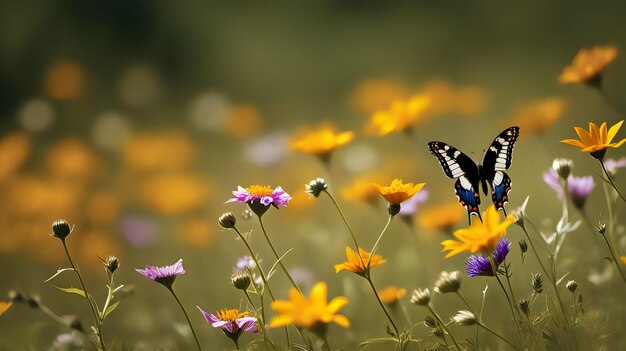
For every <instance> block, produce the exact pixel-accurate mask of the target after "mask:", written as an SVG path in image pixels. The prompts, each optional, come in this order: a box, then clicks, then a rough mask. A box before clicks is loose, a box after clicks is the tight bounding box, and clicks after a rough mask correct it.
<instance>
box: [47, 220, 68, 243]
mask: <svg viewBox="0 0 626 351" xmlns="http://www.w3.org/2000/svg"><path fill="white" fill-rule="evenodd" d="M71 232H72V226H70V224H69V223H67V221H66V220H64V219H57V220H56V221H54V222H53V223H52V236H54V237H57V238H59V239H61V241H65V238H66V237H67V236H68V235H70V233H71Z"/></svg>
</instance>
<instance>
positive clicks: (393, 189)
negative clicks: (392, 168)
mask: <svg viewBox="0 0 626 351" xmlns="http://www.w3.org/2000/svg"><path fill="white" fill-rule="evenodd" d="M371 185H372V186H373V187H374V189H375V190H376V192H377V193H378V194H379V195H380V196H382V197H384V198H385V199H387V201H389V204H390V205H399V204H401V203H403V202H404V201H406V200H408V199H410V198H412V197H413V195H415V194H417V192H418V191H420V190H421V189H422V188H423V187H424V185H426V183H419V184H415V185H413V183H406V184H403V183H402V179H394V180H393V181H392V182H391V185H390V186H381V185H380V184H376V183H371Z"/></svg>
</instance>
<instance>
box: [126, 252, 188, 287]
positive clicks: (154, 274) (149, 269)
mask: <svg viewBox="0 0 626 351" xmlns="http://www.w3.org/2000/svg"><path fill="white" fill-rule="evenodd" d="M135 270H136V271H137V272H139V273H140V274H141V275H143V276H144V277H146V278H148V279H152V280H154V281H155V282H157V283H161V284H163V285H165V287H167V288H168V289H171V288H172V284H174V280H176V277H177V276H179V275H181V274H185V269H184V268H183V259H182V258H181V259H180V260H178V262H176V263H174V264H173V265H171V266H165V267H154V266H150V265H146V268H144V269H135Z"/></svg>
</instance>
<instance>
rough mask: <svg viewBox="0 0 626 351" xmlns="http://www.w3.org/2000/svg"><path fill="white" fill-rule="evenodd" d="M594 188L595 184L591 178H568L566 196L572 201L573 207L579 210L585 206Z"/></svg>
mask: <svg viewBox="0 0 626 351" xmlns="http://www.w3.org/2000/svg"><path fill="white" fill-rule="evenodd" d="M595 186H596V182H595V181H594V180H593V177H592V176H586V177H573V176H569V177H568V178H567V194H568V195H569V197H570V199H572V203H574V206H576V208H578V209H580V210H582V208H583V207H584V206H585V201H586V200H587V197H588V196H589V194H591V191H592V190H593V188H594V187H595Z"/></svg>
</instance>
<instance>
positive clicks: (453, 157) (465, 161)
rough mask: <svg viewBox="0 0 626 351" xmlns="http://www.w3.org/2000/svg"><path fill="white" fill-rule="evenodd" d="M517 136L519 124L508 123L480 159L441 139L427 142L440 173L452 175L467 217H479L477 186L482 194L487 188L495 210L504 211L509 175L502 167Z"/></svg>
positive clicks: (508, 159)
mask: <svg viewBox="0 0 626 351" xmlns="http://www.w3.org/2000/svg"><path fill="white" fill-rule="evenodd" d="M518 136H519V127H510V128H507V129H505V130H504V131H503V132H502V133H500V134H499V135H498V136H497V137H496V138H495V139H494V141H493V142H492V143H491V145H490V146H489V148H488V149H487V150H486V152H485V156H484V157H483V162H482V163H478V164H477V163H475V162H474V161H473V160H472V159H471V158H470V157H469V156H467V155H466V154H464V153H463V152H461V151H459V150H458V149H456V148H455V147H453V146H450V145H448V144H446V143H443V142H441V141H433V142H430V143H428V147H429V149H430V152H431V153H432V154H433V155H435V157H437V160H438V161H439V164H440V165H441V168H442V169H443V171H444V173H445V174H446V175H447V176H448V177H450V178H455V179H456V182H455V184H454V188H455V190H456V195H457V197H458V198H459V202H460V203H461V205H462V206H464V207H465V208H466V209H467V213H468V218H469V219H470V223H471V216H472V215H477V216H478V218H480V219H481V220H482V218H481V217H480V210H479V207H478V206H479V205H480V193H479V191H480V188H482V190H483V193H484V194H485V196H487V195H488V193H489V191H488V190H489V188H491V200H492V201H493V204H494V205H495V206H496V209H497V210H502V211H503V212H504V213H505V214H506V210H505V209H504V204H506V203H507V202H508V200H509V197H508V193H509V191H510V190H511V178H510V177H509V175H508V174H506V172H504V171H505V170H507V169H508V168H509V167H510V166H511V158H512V153H513V145H514V143H515V141H517V138H518Z"/></svg>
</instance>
